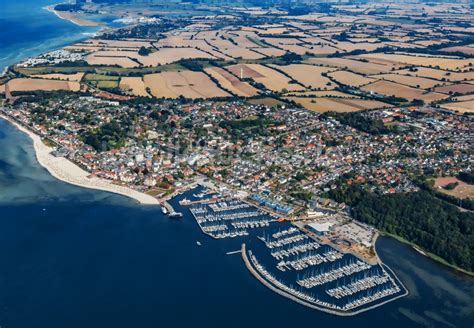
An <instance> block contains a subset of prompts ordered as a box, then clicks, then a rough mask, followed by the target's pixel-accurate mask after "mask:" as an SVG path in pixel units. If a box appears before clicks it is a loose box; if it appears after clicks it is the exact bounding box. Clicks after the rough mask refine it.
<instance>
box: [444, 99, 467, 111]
mask: <svg viewBox="0 0 474 328" xmlns="http://www.w3.org/2000/svg"><path fill="white" fill-rule="evenodd" d="M440 106H441V107H442V108H446V109H449V110H454V111H457V112H460V113H474V100H468V101H459V102H454V103H449V104H442V105H440Z"/></svg>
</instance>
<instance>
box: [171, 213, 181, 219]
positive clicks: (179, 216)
mask: <svg viewBox="0 0 474 328" xmlns="http://www.w3.org/2000/svg"><path fill="white" fill-rule="evenodd" d="M169 217H170V219H179V218H182V217H183V213H181V212H173V213H170V215H169Z"/></svg>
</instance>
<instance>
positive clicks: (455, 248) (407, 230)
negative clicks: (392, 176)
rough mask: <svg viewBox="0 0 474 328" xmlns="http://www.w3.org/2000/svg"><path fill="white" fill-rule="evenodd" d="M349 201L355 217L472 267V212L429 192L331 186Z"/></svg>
mask: <svg viewBox="0 0 474 328" xmlns="http://www.w3.org/2000/svg"><path fill="white" fill-rule="evenodd" d="M329 196H330V197H331V198H333V199H335V200H336V201H339V202H345V203H348V204H350V205H352V208H351V212H352V215H353V217H354V218H355V219H356V220H359V221H361V222H366V223H368V224H371V225H374V226H375V227H377V228H378V229H380V230H381V231H383V232H387V233H390V234H394V235H397V236H400V237H402V238H404V239H406V240H408V241H410V242H413V243H414V244H416V245H418V246H420V247H421V248H422V249H424V250H426V251H428V252H430V253H433V254H435V255H438V256H439V257H441V258H443V259H444V260H446V261H447V262H448V263H450V264H453V265H456V266H458V267H460V268H462V269H465V270H468V271H471V272H472V271H474V214H473V213H472V212H467V211H466V212H461V211H460V210H459V209H458V208H457V207H456V206H454V205H452V204H449V203H447V202H445V201H443V200H441V199H439V198H437V197H435V196H434V195H433V194H432V193H431V192H429V191H426V190H421V191H419V192H413V193H406V194H386V195H375V194H372V193H369V192H367V191H364V190H362V189H361V188H360V187H359V186H351V187H341V188H338V189H334V190H331V191H330V192H329Z"/></svg>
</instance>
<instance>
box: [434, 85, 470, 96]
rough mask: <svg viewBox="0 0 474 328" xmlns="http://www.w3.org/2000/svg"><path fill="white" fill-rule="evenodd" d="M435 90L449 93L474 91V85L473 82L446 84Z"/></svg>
mask: <svg viewBox="0 0 474 328" xmlns="http://www.w3.org/2000/svg"><path fill="white" fill-rule="evenodd" d="M435 91H436V92H441V93H447V94H452V93H460V94H465V93H472V92H474V85H473V84H467V83H459V84H451V85H445V86H442V87H438V88H436V89H435Z"/></svg>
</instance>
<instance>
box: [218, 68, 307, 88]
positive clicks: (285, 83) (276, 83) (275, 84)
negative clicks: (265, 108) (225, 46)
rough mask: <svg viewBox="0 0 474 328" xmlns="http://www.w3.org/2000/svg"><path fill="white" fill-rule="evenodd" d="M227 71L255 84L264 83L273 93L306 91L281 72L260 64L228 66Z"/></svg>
mask: <svg viewBox="0 0 474 328" xmlns="http://www.w3.org/2000/svg"><path fill="white" fill-rule="evenodd" d="M226 69H228V70H229V71H230V72H231V73H233V74H234V75H235V76H238V77H241V75H242V77H243V78H251V79H253V80H254V81H255V82H258V83H262V84H263V85H264V86H265V87H266V88H267V89H269V90H272V91H276V92H282V91H284V90H285V89H286V90H288V91H295V90H304V89H305V88H304V87H302V86H301V85H299V84H295V83H290V82H291V80H290V79H289V78H288V77H286V76H285V75H283V74H281V73H280V72H277V71H276V70H274V69H271V68H269V67H266V66H263V65H260V64H237V65H232V66H227V67H226Z"/></svg>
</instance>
